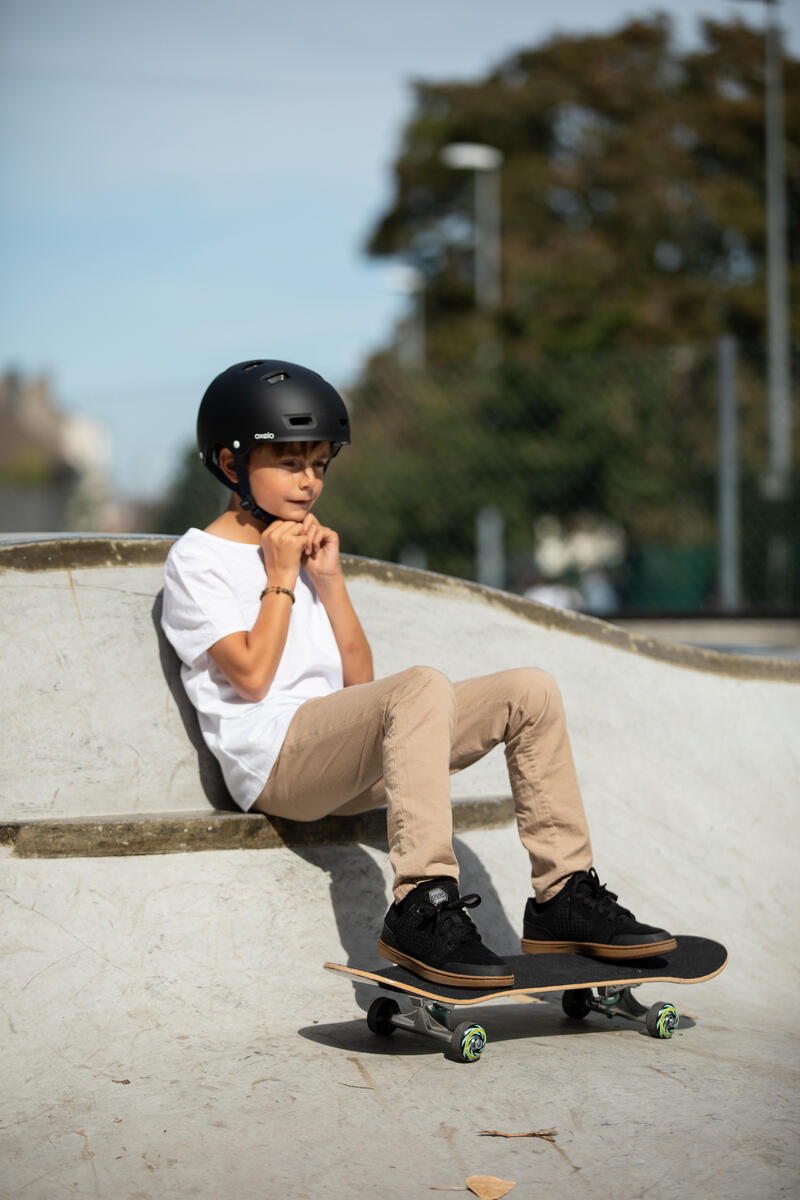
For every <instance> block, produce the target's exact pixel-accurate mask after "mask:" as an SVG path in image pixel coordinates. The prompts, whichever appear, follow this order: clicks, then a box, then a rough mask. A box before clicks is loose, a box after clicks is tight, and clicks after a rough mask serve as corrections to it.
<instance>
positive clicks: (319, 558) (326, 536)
mask: <svg viewBox="0 0 800 1200" xmlns="http://www.w3.org/2000/svg"><path fill="white" fill-rule="evenodd" d="M301 529H302V530H303V532H304V534H305V539H306V544H305V547H304V549H303V558H302V563H303V569H304V570H305V571H307V572H308V575H309V576H310V578H311V580H312V582H314V583H316V582H317V581H318V580H320V579H325V578H330V577H331V576H333V575H338V574H339V571H340V567H339V535H338V533H336V532H335V531H334V530H333V529H328V528H327V527H326V526H325V525H320V523H319V521H318V520H317V518H316V517H315V516H313V515H312V514H311V513H307V514H306V516H305V517H304V519H303V523H302V525H301Z"/></svg>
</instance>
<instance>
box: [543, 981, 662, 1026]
mask: <svg viewBox="0 0 800 1200" xmlns="http://www.w3.org/2000/svg"><path fill="white" fill-rule="evenodd" d="M639 986H640V985H639V984H638V983H632V984H627V985H626V986H625V987H599V988H598V989H597V992H596V994H595V992H593V991H592V989H591V988H574V989H571V990H569V991H566V992H564V995H563V996H562V998H561V1007H562V1008H563V1010H564V1012H565V1013H566V1015H567V1016H568V1017H573V1018H575V1019H577V1020H582V1019H583V1018H584V1017H585V1016H587V1014H588V1013H590V1012H598V1013H603V1014H604V1015H605V1016H606V1017H608V1018H609V1020H610V1019H611V1018H612V1017H625V1018H626V1020H628V1021H640V1022H641V1023H642V1024H644V1026H645V1027H646V1029H647V1032H648V1033H649V1034H650V1035H651V1037H656V1038H671V1037H672V1035H673V1033H674V1032H675V1030H676V1029H677V1028H678V1022H679V1020H680V1018H679V1015H678V1010H677V1008H676V1007H675V1005H674V1004H670V1003H669V1001H667V1000H659V1001H657V1002H656V1003H655V1004H651V1005H650V1007H649V1008H647V1007H646V1006H645V1005H644V1004H640V1003H639V1001H638V1000H637V999H636V997H635V996H634V994H633V989H634V988H635V987H639Z"/></svg>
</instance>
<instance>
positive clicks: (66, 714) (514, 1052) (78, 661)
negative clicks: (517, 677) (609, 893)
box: [0, 539, 800, 1200]
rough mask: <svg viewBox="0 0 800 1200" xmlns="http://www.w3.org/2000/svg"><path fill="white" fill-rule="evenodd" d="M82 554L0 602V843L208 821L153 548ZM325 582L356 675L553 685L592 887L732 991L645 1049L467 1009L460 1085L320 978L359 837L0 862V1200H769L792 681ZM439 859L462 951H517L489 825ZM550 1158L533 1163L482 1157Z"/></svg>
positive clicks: (490, 782)
mask: <svg viewBox="0 0 800 1200" xmlns="http://www.w3.org/2000/svg"><path fill="white" fill-rule="evenodd" d="M98 541H102V539H98ZM15 549H16V548H15ZM85 550H86V548H85V547H81V546H78V547H77V549H75V550H73V551H69V552H68V553H70V554H73V560H72V562H71V563H70V562H69V561H66V562H65V561H64V559H63V557H62V560H61V562H60V563H57V564H56V563H54V562H53V561H52V559H51V560H48V558H47V556H48V555H51V556H52V555H53V554H55V551H54V550H53V549H52V547H48V544H47V543H41V544H40V547H39V550H38V553H39V554H40V555H41V556H43V557H39V558H38V559H37V558H36V557H35V556H34V557H33V558H32V559H31V561H30V563H29V566H28V567H24V566H20V565H19V563H18V565H17V566H12V567H9V560H8V559H6V560H5V561H6V570H5V572H4V573H3V574H2V576H0V620H1V621H2V629H3V633H4V642H5V649H6V661H7V671H6V678H7V679H10V687H9V691H8V694H7V696H6V699H5V700H4V705H5V707H4V710H3V713H2V720H3V726H4V732H5V734H6V747H7V753H6V755H5V756H4V757H5V758H6V759H7V764H6V775H5V781H4V786H3V791H2V797H3V798H2V810H1V811H0V820H4V821H6V823H7V824H9V825H13V824H14V822H15V821H18V820H19V819H20V818H23V817H27V818H28V819H30V818H31V817H40V818H47V819H48V820H50V821H53V820H55V819H64V818H67V817H73V818H80V819H81V820H82V819H84V818H88V817H90V816H93V815H96V814H99V813H103V812H105V813H107V814H111V815H113V814H114V813H116V814H117V815H118V816H120V817H124V816H126V815H127V817H129V818H130V817H133V816H135V815H137V814H139V815H140V816H142V814H146V813H147V812H148V811H150V812H152V813H153V814H154V815H155V816H158V815H159V814H160V813H161V814H163V812H164V811H165V810H169V809H175V808H178V809H180V807H181V806H180V804H176V803H175V800H176V798H179V799H182V801H183V802H184V803H185V805H186V807H187V809H188V807H189V806H191V808H192V809H195V810H196V809H198V808H202V806H203V803H206V804H207V805H210V803H211V801H210V800H209V798H208V793H203V786H202V779H203V777H202V775H201V774H198V754H197V751H196V749H195V748H194V747H193V746H192V744H191V741H189V743H188V747H189V748H188V749H187V739H188V738H189V733H187V731H186V729H185V728H184V725H183V720H182V718H181V715H180V711H179V709H178V707H177V702H176V700H175V697H174V694H173V692H172V691H171V690H170V687H169V684H168V683H167V682H165V679H164V674H163V671H162V662H161V661H160V659H159V653H158V645H157V641H156V639H155V632H154V627H153V624H152V617H151V613H152V607H153V603H154V596H155V593H156V592H157V589H158V586H159V584H158V578H159V571H160V568H159V567H158V562H157V561H146V560H147V556H148V555H155V556H156V557H157V556H158V555H159V554H160V555H162V556H163V546H162V547H161V548H158V547H155V546H154V545H153V544H147V543H145V544H144V545H143V548H141V549H139V550H137V551H135V553H137V554H139V555H140V556H141V561H140V563H139V565H131V563H130V562H127V561H125V559H124V554H122V553H121V560H118V565H117V566H116V567H113V566H111V565H110V561H111V558H112V557H113V555H114V554H115V553H117V551H116V550H115V549H114V546H113V545H111V544H109V543H106V544H105V546H102V545H95V546H93V547H91V548H89V550H90V553H91V555H93V556H94V561H93V564H92V565H89V566H83V567H81V566H79V565H76V562H77V561H78V560H80V556H81V554H83V553H84V552H85ZM0 554H2V551H0ZM103 556H105V557H103ZM84 561H85V560H84ZM0 569H2V568H0ZM349 570H350V573H351V583H352V591H353V594H354V598H355V600H356V604H357V606H358V607H359V608H360V609H361V611H362V612H364V614H365V618H366V624H367V627H368V630H369V633H370V635H371V637H372V638H373V640H374V642H375V644H376V648H377V651H378V653H377V659H378V665H379V670H380V671H381V672H386V671H390V670H395V669H398V668H399V667H400V666H405V665H408V663H409V662H410V661H425V662H431V663H432V664H433V665H436V666H440V667H442V668H443V669H445V670H448V671H450V672H451V673H453V674H454V675H456V676H464V675H467V674H472V673H476V672H478V671H481V670H487V669H495V668H496V667H500V666H506V665H516V664H518V663H519V662H521V661H529V662H537V663H539V664H540V665H543V666H546V667H548V668H549V669H550V670H552V671H553V673H554V674H555V675H556V677H557V678H558V679H559V681H560V683H561V686H562V690H563V692H564V695H565V698H566V705H567V711H568V715H569V718H570V723H571V729H572V735H573V742H574V745H575V753H576V759H577V762H578V768H579V772H580V775H581V780H582V784H583V788H584V794H585V800H586V806H587V809H588V812H589V817H590V822H591V825H592V830H593V838H594V843H595V861H596V864H597V866H598V869H599V871H600V873H601V877H602V878H603V879H605V880H607V881H608V883H609V884H610V885H611V886H612V887H613V888H614V890H615V891H618V892H619V893H620V898H621V899H622V900H623V901H624V902H625V903H626V904H628V905H630V906H631V907H632V908H633V909H634V911H635V912H636V913H637V915H639V916H640V917H641V918H642V919H644V920H653V921H658V922H663V923H664V924H666V925H667V926H668V927H669V928H672V929H673V930H674V931H676V932H678V933H701V934H705V935H707V936H711V937H715V938H717V939H718V940H720V941H723V942H725V943H726V945H727V946H728V948H729V950H730V955H731V959H730V965H729V966H728V968H727V970H726V971H725V972H724V973H723V974H722V975H721V976H720V977H719V978H718V979H716V980H712V981H709V982H708V983H705V984H700V985H697V986H694V987H679V986H674V985H671V986H669V987H668V988H667V989H665V990H666V991H668V993H669V994H665V995H663V996H662V995H660V994H655V992H654V990H653V987H646V988H643V989H642V995H641V999H643V1000H644V1001H645V1002H648V1003H649V1002H652V1001H654V1000H658V999H667V1000H672V1001H673V1002H675V1003H676V1004H677V1006H678V1008H679V1009H681V1010H682V1012H683V1013H684V1022H683V1025H682V1028H681V1029H680V1030H679V1031H678V1033H677V1034H676V1036H675V1037H674V1038H673V1039H672V1040H671V1041H669V1042H657V1041H655V1040H653V1039H651V1038H648V1037H647V1036H645V1035H643V1034H642V1032H641V1031H640V1029H639V1027H637V1026H635V1025H631V1024H628V1023H624V1022H623V1021H622V1020H621V1019H615V1020H613V1021H606V1020H604V1019H602V1018H600V1017H599V1016H594V1015H593V1016H590V1017H589V1018H587V1020H586V1021H585V1022H583V1023H580V1024H574V1023H572V1022H568V1021H567V1020H566V1019H565V1018H564V1017H563V1016H562V1014H561V1009H560V1005H559V1002H558V1000H557V999H547V1000H544V1001H543V1002H540V1003H530V1002H527V1003H508V1002H506V1001H501V1002H497V1003H496V1004H493V1005H490V1006H482V1007H479V1008H476V1009H472V1010H469V1011H470V1012H471V1013H474V1015H475V1016H476V1017H478V1018H479V1019H480V1020H481V1022H482V1023H483V1024H485V1025H486V1027H487V1030H488V1033H489V1044H488V1046H487V1049H486V1052H485V1054H484V1056H483V1058H482V1060H481V1061H480V1062H478V1063H476V1064H473V1065H465V1064H456V1063H452V1062H449V1061H448V1060H446V1059H444V1058H443V1057H442V1055H441V1053H440V1051H439V1050H438V1048H437V1047H436V1046H435V1045H433V1044H432V1043H428V1042H424V1041H421V1040H416V1039H414V1038H412V1037H410V1036H406V1035H404V1034H402V1033H398V1034H396V1035H395V1037H394V1038H393V1039H391V1040H389V1041H383V1040H379V1039H376V1038H375V1037H373V1035H371V1034H370V1033H369V1031H368V1030H367V1027H366V1022H365V1020H364V1010H365V1007H366V1004H367V1002H368V1001H369V1000H370V999H371V998H372V995H373V993H372V992H371V991H369V990H367V989H364V988H363V987H359V988H354V987H353V985H352V984H351V983H349V982H348V981H345V980H340V979H336V978H335V977H333V976H332V975H330V974H329V973H327V972H325V971H323V969H322V963H323V962H324V961H325V960H326V959H333V960H339V961H343V962H348V961H352V962H356V963H358V964H360V965H365V966H370V965H377V963H378V962H379V960H378V958H377V955H376V953H375V950H374V946H375V938H376V934H377V932H378V928H379V925H380V921H381V917H382V915H383V911H384V909H385V906H386V904H387V903H388V898H389V876H388V866H387V860H386V855H385V852H384V849H383V842H382V839H381V838H380V837H379V834H378V831H377V830H376V829H375V828H374V827H364V828H362V829H361V831H360V832H359V834H358V836H359V838H360V840H359V841H356V842H353V843H351V844H339V845H301V844H298V845H295V846H292V847H289V846H281V845H280V844H277V843H275V842H269V843H268V844H269V847H270V848H263V849H261V848H259V849H238V848H237V849H228V850H222V849H211V850H206V851H205V852H204V853H162V854H157V855H152V854H139V855H135V856H130V857H128V856H125V857H118V858H116V857H97V858H95V857H77V856H72V857H61V858H55V859H41V858H23V857H17V856H16V855H15V854H14V853H13V845H12V844H8V845H6V846H4V847H0V881H1V883H0V889H1V890H0V897H1V898H2V904H3V917H4V920H3V925H2V935H0V938H1V939H2V940H1V941H0V963H2V967H1V968H0V997H1V999H0V1004H1V1005H2V1010H3V1014H4V1015H3V1019H4V1022H5V1038H4V1056H3V1070H2V1085H0V1158H1V1160H2V1163H3V1170H2V1175H1V1176H0V1195H2V1196H4V1197H9V1198H11V1197H13V1198H14V1200H17V1197H20V1198H24V1200H52V1198H60V1197H62V1196H71V1197H72V1196H75V1197H86V1198H93V1197H101V1198H102V1200H106V1198H109V1200H112V1198H113V1200H150V1198H151V1197H153V1198H155V1197H158V1198H159V1200H162V1198H163V1200H172V1198H173V1197H174V1198H176V1200H178V1198H183V1197H192V1198H194V1197H214V1198H217V1197H222V1198H224V1200H227V1198H228V1197H230V1200H251V1198H252V1200H257V1198H258V1200H261V1198H263V1197H269V1198H272V1197H276V1198H277V1197H280V1198H288V1200H305V1198H306V1197H318V1196H319V1197H331V1198H335V1200H349V1198H350V1197H353V1196H373V1195H375V1196H381V1197H386V1198H388V1200H395V1198H397V1200H405V1198H406V1197H410V1198H417V1197H420V1198H421V1197H427V1196H432V1195H435V1194H436V1193H434V1192H431V1191H430V1189H431V1188H432V1187H452V1188H457V1187H462V1188H463V1186H464V1180H465V1179H466V1177H467V1176H469V1175H472V1174H488V1175H496V1176H499V1177H501V1178H504V1179H508V1180H514V1181H515V1183H516V1187H515V1190H514V1191H513V1192H511V1193H510V1194H511V1196H512V1198H515V1197H520V1198H521V1197H539V1196H541V1195H543V1194H550V1195H556V1196H558V1197H563V1198H565V1200H572V1198H573V1197H574V1198H575V1200H579V1198H583V1197H587V1198H589V1200H595V1198H597V1200H606V1198H607V1197H608V1196H609V1195H613V1196H615V1197H618V1198H619V1200H628V1198H633V1197H643V1196H647V1197H648V1200H672V1198H673V1197H674V1198H679V1197H680V1198H683V1197H687V1196H688V1197H693V1198H694V1197H700V1198H705V1197H710V1198H713V1200H716V1198H717V1197H719V1200H729V1198H730V1200H740V1198H741V1200H754V1198H758V1200H762V1198H769V1197H781V1196H789V1195H795V1194H796V1193H797V1190H798V1182H799V1180H798V1165H799V1162H798V1160H799V1158H800V1155H799V1154H798V1146H799V1145H800V1139H798V1137H797V1123H798V1122H797V1118H798V1104H797V1096H798V1083H800V1061H799V1059H800V1056H799V1055H798V1050H797V1045H798V1043H797V1037H796V1032H795V1026H796V1017H795V1013H794V1008H793V1006H794V1003H795V1000H794V997H795V996H796V994H797V991H798V986H800V964H799V963H798V956H797V954H796V952H795V949H794V947H795V945H796V941H797V933H798V918H799V917H800V911H799V905H798V900H797V894H798V893H797V886H796V879H795V876H796V870H795V862H796V852H797V841H798V838H797V833H798V825H799V824H800V821H799V819H798V804H797V801H798V792H799V791H800V788H798V782H799V781H800V738H798V736H797V730H798V728H800V721H798V716H800V708H798V696H799V695H800V684H799V681H800V675H799V674H798V671H797V668H796V667H794V666H792V665H791V664H783V665H781V664H769V663H767V664H762V663H758V662H749V661H747V662H745V661H744V660H727V659H725V660H722V661H723V662H724V663H725V666H724V667H723V665H722V663H721V662H720V661H718V659H717V656H713V655H703V654H701V653H699V652H691V651H690V652H687V654H688V657H687V656H682V655H681V654H678V655H677V656H676V655H675V653H674V650H673V649H668V648H664V647H661V646H659V645H657V644H653V643H650V642H647V641H644V640H642V639H630V638H628V637H627V635H625V634H624V633H621V632H620V631H618V630H611V629H610V628H609V627H607V626H603V625H602V623H600V622H593V621H587V619H586V618H574V617H570V616H569V615H568V614H560V613H551V611H550V610H546V609H541V608H540V607H539V606H535V605H526V604H525V602H522V601H514V600H513V599H512V598H504V597H502V596H500V595H498V594H492V593H487V592H484V591H483V590H482V589H474V588H469V587H465V586H463V585H458V584H454V583H453V584H451V583H447V582H445V583H441V582H440V581H438V580H436V579H435V578H431V577H430V576H424V575H421V574H419V573H413V572H402V571H399V572H394V570H393V569H387V568H383V569H381V566H380V564H362V563H357V562H356V563H351V564H349ZM693 654H696V656H695V657H693ZM165 665H166V669H167V678H169V664H168V663H167V664H165ZM793 672H794V673H793ZM103 680H105V681H106V682H105V684H104V685H103V684H102V681H103ZM93 686H94V687H97V688H102V690H101V694H100V696H99V697H95V696H94V695H93V692H92V687H93ZM152 704H155V705H156V706H157V707H156V710H155V715H153V712H152V711H151V708H150V706H151V705H152ZM148 737H149V738H150V741H149V742H147V744H143V743H141V742H140V738H145V739H146V738H148ZM126 747H127V749H126ZM171 754H174V761H172V762H170V755H171ZM137 764H138V765H137ZM502 767H503V764H502V758H499V757H498V756H497V755H494V756H490V759H489V760H488V761H487V762H486V763H485V764H482V765H481V766H480V768H479V769H476V768H471V769H470V772H465V773H464V775H463V776H462V777H459V778H458V779H457V786H458V787H460V788H462V791H461V793H460V794H461V795H463V796H466V795H471V796H476V795H480V794H481V793H483V794H484V795H486V796H490V795H497V794H503V793H504V792H505V791H506V790H507V789H506V784H505V779H504V775H503V771H502ZM164 793H166V794H164ZM101 806H102V807H101ZM242 820H244V819H242ZM89 823H90V822H89ZM457 850H458V855H459V860H460V862H461V866H462V883H463V887H464V890H476V891H478V892H479V893H481V895H482V896H483V905H482V907H481V908H480V909H479V910H477V912H476V913H475V916H476V919H477V921H478V924H479V927H480V928H481V930H482V932H483V934H484V937H485V938H486V941H487V942H488V944H490V945H491V946H492V947H493V948H495V949H497V950H498V951H500V952H503V951H505V952H513V951H516V949H517V947H518V937H519V933H520V926H521V916H522V909H523V905H524V901H525V898H526V896H527V894H528V882H527V869H526V862H525V858H524V855H523V854H522V851H521V849H520V848H519V845H518V842H517V839H516V834H515V831H514V828H513V825H511V824H506V825H504V826H502V827H499V828H491V829H473V830H471V831H468V832H464V833H462V834H461V835H460V836H459V837H458V839H457ZM72 853H73V855H74V847H73V850H72ZM464 1015H466V1014H464ZM549 1128H555V1129H556V1130H557V1135H556V1142H555V1144H554V1145H551V1144H549V1143H547V1142H543V1141H540V1140H536V1139H528V1138H519V1139H508V1140H506V1139H500V1138H487V1137H482V1136H480V1130H483V1129H493V1130H501V1131H504V1132H509V1133H520V1132H528V1131H531V1130H541V1129H549ZM462 1194H466V1193H462Z"/></svg>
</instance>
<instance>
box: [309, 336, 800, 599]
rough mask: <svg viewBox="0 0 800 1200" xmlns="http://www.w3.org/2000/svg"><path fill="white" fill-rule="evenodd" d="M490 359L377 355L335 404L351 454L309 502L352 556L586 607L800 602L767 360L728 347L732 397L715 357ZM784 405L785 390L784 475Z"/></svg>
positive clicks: (797, 519)
mask: <svg viewBox="0 0 800 1200" xmlns="http://www.w3.org/2000/svg"><path fill="white" fill-rule="evenodd" d="M730 348H731V343H730V342H729V349H730ZM485 351H486V348H484V353H483V354H482V356H481V363H480V364H478V363H476V364H475V365H474V366H473V365H467V366H463V367H459V368H450V369H436V370H432V369H426V370H424V371H423V370H417V371H414V370H409V369H403V368H402V367H401V366H399V365H398V363H397V361H396V359H395V358H394V357H392V356H391V355H383V356H380V357H378V358H376V359H374V360H373V361H372V362H371V363H370V365H369V368H368V370H366V371H365V373H364V374H363V376H362V378H361V381H360V382H359V383H358V385H357V386H356V387H354V388H352V389H351V390H350V391H349V392H348V393H347V400H348V404H349V407H350V409H351V414H352V422H353V431H354V433H353V437H354V441H353V445H352V446H350V447H347V448H346V449H345V450H344V451H343V452H342V454H341V455H340V457H339V458H338V459H337V460H336V462H335V463H334V464H333V466H332V469H331V472H330V475H329V478H328V486H327V487H326V489H325V493H324V494H323V497H322V499H321V501H320V503H319V506H318V515H319V516H320V519H322V520H323V521H324V522H326V523H329V524H331V525H333V526H334V527H335V528H337V529H338V530H339V532H340V535H341V541H342V546H343V548H344V549H345V550H346V551H348V552H351V553H355V554H364V555H367V556H370V557H375V558H381V559H385V560H388V561H395V562H401V563H405V564H408V565H413V566H421V567H426V568H428V569H430V570H433V571H438V572H442V573H444V574H449V575H455V576H459V577H461V578H465V579H475V580H479V581H480V582H483V583H488V584H491V585H494V586H498V587H504V588H508V589H509V590H511V591H515V592H519V593H522V594H527V595H529V596H531V597H533V598H537V599H542V600H545V602H550V603H556V604H561V605H563V606H565V607H571V608H576V609H582V610H584V611H588V612H594V613H598V614H611V613H614V614H623V613H640V612H642V613H655V612H661V613H668V612H700V611H726V610H727V611H731V610H736V611H762V612H787V611H797V610H798V609H800V553H798V552H799V551H800V473H798V470H797V469H796V468H794V469H793V471H792V472H791V473H790V474H789V475H788V476H784V477H783V478H781V479H776V478H775V477H774V476H772V477H771V476H770V462H769V443H770V436H769V435H770V431H769V419H770V418H769V406H768V394H767V384H766V362H765V357H764V354H763V351H760V350H759V349H758V348H754V347H748V346H742V345H740V346H738V348H737V351H736V354H735V364H734V359H733V357H732V356H730V355H729V357H728V367H729V370H728V372H727V379H728V381H727V384H725V383H724V379H721V374H720V363H721V356H720V347H719V345H708V346H698V347H680V348H674V349H667V350H656V351H626V352H615V353H608V354H603V355H598V354H592V355H575V356H572V357H566V358H559V359H558V360H542V361H533V362H528V363H525V364H520V363H512V362H502V361H497V362H495V363H494V365H491V366H490V365H487V360H489V361H491V359H492V355H491V354H488V353H486V352H485ZM496 357H497V355H495V358H496ZM732 365H735V369H733V370H731V369H730V368H731V366H732ZM793 368H794V369H793V378H794V379H797V378H798V369H799V368H800V356H797V355H796V356H795V362H794V364H793ZM724 374H725V373H724V372H723V376H724ZM722 398H724V399H725V406H724V411H725V412H726V413H727V430H728V432H727V442H726V443H721V438H720V423H721V412H722V411H723V407H722V406H721V399H722ZM798 408H800V403H799V402H798V389H797V388H795V389H794V393H793V396H792V398H791V432H790V434H789V436H790V438H791V439H792V440H793V442H794V445H793V454H792V463H795V464H796V463H797V462H798V453H797V452H798V441H799V440H800V437H799V436H798V424H799V423H798V420H797V415H798ZM734 416H735V425H732V424H731V420H732V417H734ZM724 444H727V446H728V451H727V453H726V452H725V451H724V450H723V448H722V447H723V445H724ZM726 464H727V465H726Z"/></svg>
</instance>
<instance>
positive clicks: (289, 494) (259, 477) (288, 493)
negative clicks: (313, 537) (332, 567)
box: [248, 442, 331, 521]
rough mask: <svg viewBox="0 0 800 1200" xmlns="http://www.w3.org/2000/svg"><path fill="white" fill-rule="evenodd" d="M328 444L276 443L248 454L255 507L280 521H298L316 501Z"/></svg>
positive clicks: (328, 450)
mask: <svg viewBox="0 0 800 1200" xmlns="http://www.w3.org/2000/svg"><path fill="white" fill-rule="evenodd" d="M330 458H331V445H330V442H277V443H275V444H274V445H264V446H256V448H255V449H254V450H252V451H251V452H250V456H249V460H248V465H249V468H250V488H251V490H252V493H253V498H254V499H255V502H256V504H258V505H260V506H261V508H263V509H265V511H266V512H268V513H271V514H272V515H273V516H275V517H278V519H279V520H282V521H302V520H303V518H304V517H305V515H306V513H308V512H310V511H311V509H312V508H313V506H314V504H315V503H316V502H317V500H318V499H319V495H320V492H321V491H322V483H323V475H324V472H325V467H326V466H327V465H328V463H329V462H330Z"/></svg>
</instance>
